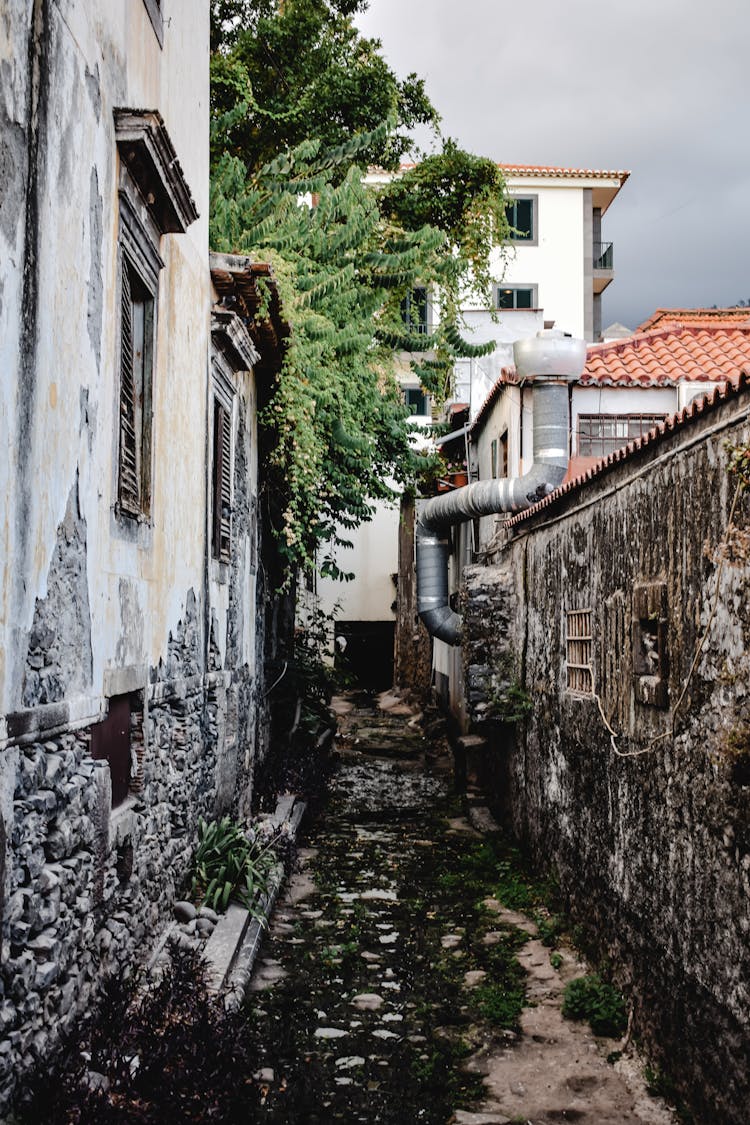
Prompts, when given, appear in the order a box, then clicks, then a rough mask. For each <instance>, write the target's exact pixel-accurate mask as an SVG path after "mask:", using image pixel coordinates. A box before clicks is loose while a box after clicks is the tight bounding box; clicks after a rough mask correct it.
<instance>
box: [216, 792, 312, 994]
mask: <svg viewBox="0 0 750 1125" xmlns="http://www.w3.org/2000/svg"><path fill="white" fill-rule="evenodd" d="M306 807H307V806H306V804H305V802H304V801H302V800H301V799H300V798H299V797H296V796H294V794H289V795H287V796H284V797H281V798H280V799H279V803H278V804H277V806H276V810H275V812H274V813H273V815H272V816H271V818H270V824H271V826H272V827H273V828H274V829H276V830H278V829H280V828H281V827H282V825H283V824H284V823H285V822H286V823H288V824H289V831H290V835H291V837H292V839H296V837H297V832H298V831H299V826H300V823H301V821H302V817H303V816H304V813H305V808H306ZM283 882H284V867H283V865H282V864H281V863H279V864H277V865H276V867H275V868H274V870H273V872H272V875H271V879H270V884H269V888H268V891H267V893H266V894H265V895H264V896H263V897H262V898H261V900H260V902H259V903H258V904H257V908H256V915H257V916H255V917H254V916H253V915H252V914H251V913H250V911H249V910H246V909H245V907H244V906H240V905H239V904H238V903H232V904H231V905H230V906H229V909H228V910H227V911H226V913H225V914H222V915H221V917H220V918H219V921H218V922H217V924H216V928H215V929H214V931H213V933H212V934H211V936H210V938H209V939H208V941H207V942H206V946H205V949H204V951H203V957H204V960H205V962H206V967H207V979H208V986H209V988H210V990H211V991H212V992H214V993H217V994H219V993H224V994H225V997H226V999H225V1003H226V1006H227V1008H228V1009H230V1010H233V1009H236V1008H238V1007H239V1006H240V1004H241V1003H242V1001H243V999H244V996H245V992H246V990H247V985H248V982H249V980H250V975H251V973H252V970H253V965H254V964H255V958H256V957H257V955H258V951H259V949H260V946H261V943H262V940H263V932H264V930H265V929H266V923H267V921H268V918H269V917H270V914H271V911H272V910H273V907H274V903H275V902H276V899H277V897H278V894H279V891H280V890H281V887H282V884H283Z"/></svg>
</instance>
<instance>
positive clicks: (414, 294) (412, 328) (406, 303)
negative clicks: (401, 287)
mask: <svg viewBox="0 0 750 1125" xmlns="http://www.w3.org/2000/svg"><path fill="white" fill-rule="evenodd" d="M401 320H402V321H403V324H404V327H405V328H406V329H407V330H408V331H409V332H410V333H412V334H413V335H415V336H427V335H428V334H429V327H428V324H427V289H426V288H425V287H424V286H421V285H418V286H416V288H414V289H412V290H411V291H410V292H409V293H407V294H406V296H405V297H404V299H403V300H402V301H401Z"/></svg>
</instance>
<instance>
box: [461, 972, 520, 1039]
mask: <svg viewBox="0 0 750 1125" xmlns="http://www.w3.org/2000/svg"><path fill="white" fill-rule="evenodd" d="M509 975H510V974H509ZM514 975H515V976H516V980H515V981H512V982H511V981H508V982H507V983H504V984H496V983H494V982H493V983H492V984H482V985H480V986H479V987H478V988H477V989H476V990H475V992H474V1000H475V1002H476V1005H477V1007H478V1009H479V1011H480V1012H481V1014H482V1015H483V1016H484V1018H485V1019H487V1020H489V1021H490V1023H494V1024H496V1025H497V1026H498V1027H504V1028H507V1029H508V1030H511V1031H512V1030H514V1029H516V1028H517V1027H518V1023H519V1020H520V1018H521V1011H522V1010H523V1005H524V1001H525V999H526V989H525V987H524V984H523V981H522V980H521V979H520V976H519V975H518V974H514Z"/></svg>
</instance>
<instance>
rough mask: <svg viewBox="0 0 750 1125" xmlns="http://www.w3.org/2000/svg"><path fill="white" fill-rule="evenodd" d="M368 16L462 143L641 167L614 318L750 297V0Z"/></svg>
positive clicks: (371, 29)
mask: <svg viewBox="0 0 750 1125" xmlns="http://www.w3.org/2000/svg"><path fill="white" fill-rule="evenodd" d="M357 23H358V26H359V27H360V28H361V30H362V31H363V32H364V33H365V34H366V35H370V36H374V37H377V38H379V39H381V40H382V43H383V51H384V54H385V56H386V58H387V59H388V61H389V63H390V64H391V66H392V67H393V69H394V70H395V71H396V72H397V73H398V74H399V75H400V76H402V77H403V76H404V75H406V74H407V73H409V72H410V71H416V72H417V74H419V75H420V76H421V77H424V78H425V79H426V81H427V89H428V93H429V95H430V97H431V99H432V101H433V103H434V104H435V106H436V107H437V109H438V111H439V112H440V113H441V115H442V118H443V122H442V129H443V132H444V133H445V134H447V135H448V136H451V137H454V138H456V140H457V141H458V142H459V143H460V145H461V146H462V147H464V148H466V149H468V150H470V151H472V152H475V153H477V154H478V155H482V156H489V157H492V158H493V159H495V160H498V161H500V162H503V163H519V164H557V165H566V166H569V167H581V168H602V169H626V170H628V171H629V172H630V173H631V176H630V179H629V180H628V181H627V183H626V184H625V186H624V188H623V189H622V190H621V192H620V194H619V195H618V197H617V198H616V199H615V201H614V203H613V204H612V205H611V207H610V209H609V211H608V212H607V214H606V215H605V216H604V219H603V223H602V226H603V230H602V235H603V238H604V239H605V240H606V241H612V242H614V253H615V259H614V260H615V280H614V281H613V282H612V283H611V285H610V286H609V287H608V289H607V290H606V291H605V293H604V297H603V301H604V307H603V315H602V323H603V324H604V325H608V324H610V323H612V322H613V321H621V322H622V323H624V324H626V325H628V326H629V327H630V328H634V327H635V326H636V325H637V324H638V323H640V322H641V321H643V320H645V319H646V317H647V316H649V315H650V313H652V312H653V311H654V309H656V308H658V307H678V306H687V307H693V306H699V305H701V306H710V305H724V304H727V305H733V304H737V303H738V302H739V301H740V300H746V301H747V300H750V265H749V263H750V114H749V113H748V93H749V91H750V77H749V75H750V2H748V0H535V2H532V3H526V4H523V3H519V0H514V2H513V3H510V2H509V0H370V9H369V11H368V12H367V13H365V14H364V15H361V16H359V17H358V19H357Z"/></svg>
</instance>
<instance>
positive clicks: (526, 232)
mask: <svg viewBox="0 0 750 1125" xmlns="http://www.w3.org/2000/svg"><path fill="white" fill-rule="evenodd" d="M505 216H506V218H507V220H508V224H509V226H510V227H511V228H512V231H511V235H510V238H511V242H533V241H535V239H536V232H535V230H534V198H533V196H529V197H524V196H519V197H518V198H516V199H509V200H508V201H507V202H506V204H505Z"/></svg>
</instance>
